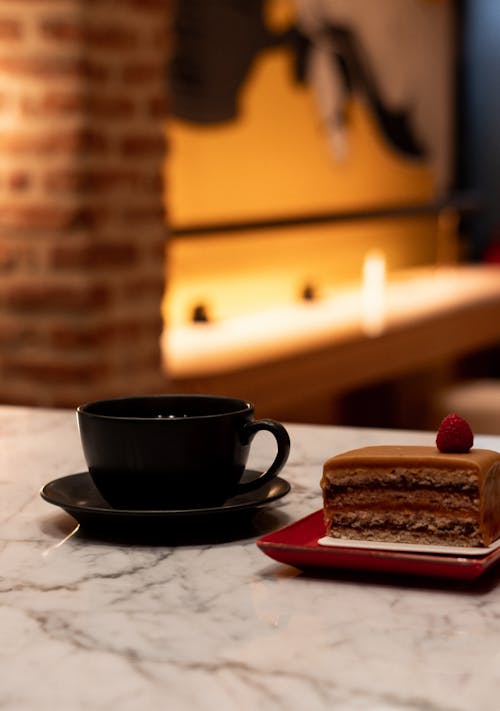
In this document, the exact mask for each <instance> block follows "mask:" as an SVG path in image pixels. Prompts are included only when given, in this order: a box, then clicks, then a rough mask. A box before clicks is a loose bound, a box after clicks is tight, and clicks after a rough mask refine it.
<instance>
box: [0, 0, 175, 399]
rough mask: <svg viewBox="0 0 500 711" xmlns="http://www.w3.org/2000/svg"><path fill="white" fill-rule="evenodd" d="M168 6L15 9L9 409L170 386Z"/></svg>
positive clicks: (2, 164) (121, 1)
mask: <svg viewBox="0 0 500 711" xmlns="http://www.w3.org/2000/svg"><path fill="white" fill-rule="evenodd" d="M168 44H169V38H168V6H167V0H37V1H36V2H34V1H33V0H16V2H13V1H12V0H0V402H7V403H8V402H13V403H23V404H28V403H29V404H35V405H49V406H54V405H55V406H69V407H72V406H74V405H75V404H76V403H78V402H82V401H85V400H88V399H92V398H95V397H101V396H102V397H104V396H109V395H120V394H126V393H132V392H141V391H144V392H151V391H161V390H163V389H165V383H164V375H163V374H162V372H161V355H160V350H159V348H160V346H159V339H160V334H161V329H162V322H161V313H160V305H161V299H162V295H163V291H164V272H165V269H164V249H165V240H166V226H165V215H164V210H163V188H162V168H163V161H164V154H165V145H164V134H163V118H164V112H165V106H164V104H165V62H166V57H167V48H168Z"/></svg>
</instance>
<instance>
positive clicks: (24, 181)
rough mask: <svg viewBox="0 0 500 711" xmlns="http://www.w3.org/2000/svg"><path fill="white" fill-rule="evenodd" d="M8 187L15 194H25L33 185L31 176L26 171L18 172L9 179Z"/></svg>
mask: <svg viewBox="0 0 500 711" xmlns="http://www.w3.org/2000/svg"><path fill="white" fill-rule="evenodd" d="M7 182H8V185H9V188H10V189H11V190H14V191H15V192H24V191H25V190H27V189H28V188H29V187H30V185H31V175H30V174H29V173H27V172H26V171H24V170H17V171H15V172H13V173H11V174H10V175H9V177H8V180H7Z"/></svg>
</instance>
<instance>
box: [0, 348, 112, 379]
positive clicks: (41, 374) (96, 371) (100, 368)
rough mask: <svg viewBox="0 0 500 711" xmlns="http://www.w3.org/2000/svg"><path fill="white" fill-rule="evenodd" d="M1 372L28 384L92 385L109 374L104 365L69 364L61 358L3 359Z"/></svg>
mask: <svg viewBox="0 0 500 711" xmlns="http://www.w3.org/2000/svg"><path fill="white" fill-rule="evenodd" d="M3 372H4V375H5V377H7V378H12V377H14V378H15V377H17V378H19V377H22V378H23V380H25V381H28V382H37V381H38V382H42V383H54V384H56V383H68V384H72V383H74V382H78V383H80V384H81V383H92V382H95V381H96V380H99V379H101V378H103V377H105V376H106V375H108V374H109V367H108V366H107V365H106V364H104V363H95V364H86V363H85V364H80V363H75V362H73V363H70V362H68V361H67V360H66V359H64V358H61V359H60V360H59V361H57V360H56V359H55V358H53V357H52V356H51V357H47V358H46V359H44V358H40V357H39V356H38V357H36V358H35V357H30V356H20V355H19V354H16V356H15V357H9V356H7V357H5V358H4V359H3Z"/></svg>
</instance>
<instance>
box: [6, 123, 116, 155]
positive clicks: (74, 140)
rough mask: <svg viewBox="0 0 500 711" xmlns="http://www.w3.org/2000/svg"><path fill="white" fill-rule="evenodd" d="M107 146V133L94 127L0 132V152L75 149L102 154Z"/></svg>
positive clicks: (60, 151) (42, 152) (45, 152)
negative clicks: (70, 129)
mask: <svg viewBox="0 0 500 711" xmlns="http://www.w3.org/2000/svg"><path fill="white" fill-rule="evenodd" d="M107 147H108V137H107V135H106V134H105V133H104V132H103V131H94V130H92V129H78V130H76V129H75V130H72V131H54V130H47V131H43V132H39V133H38V132H37V133H28V132H26V131H22V132H16V131H12V132H9V133H8V132H4V133H1V134H0V152H2V153H4V154H33V155H47V154H50V155H52V154H54V153H70V152H75V151H82V152H85V153H86V154H89V153H92V154H94V153H98V154H102V153H103V152H104V151H106V150H107Z"/></svg>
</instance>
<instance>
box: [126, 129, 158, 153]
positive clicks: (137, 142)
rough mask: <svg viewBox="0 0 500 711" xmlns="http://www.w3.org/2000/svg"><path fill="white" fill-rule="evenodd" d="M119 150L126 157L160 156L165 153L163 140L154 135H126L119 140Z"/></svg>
mask: <svg viewBox="0 0 500 711" xmlns="http://www.w3.org/2000/svg"><path fill="white" fill-rule="evenodd" d="M120 150H121V152H122V153H123V155H125V156H128V157H132V156H143V155H162V153H163V152H164V151H165V139H164V138H163V136H158V135H157V134H156V133H154V134H140V133H139V134H135V135H128V136H125V137H124V138H122V139H121V141H120Z"/></svg>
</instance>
